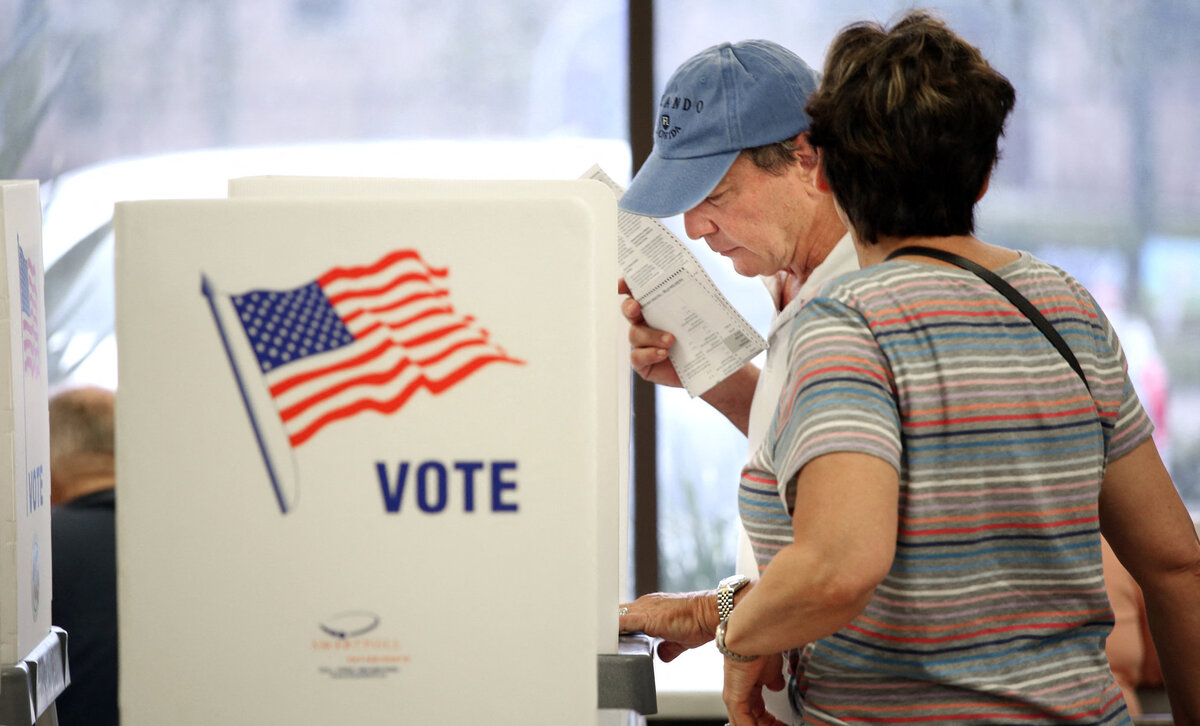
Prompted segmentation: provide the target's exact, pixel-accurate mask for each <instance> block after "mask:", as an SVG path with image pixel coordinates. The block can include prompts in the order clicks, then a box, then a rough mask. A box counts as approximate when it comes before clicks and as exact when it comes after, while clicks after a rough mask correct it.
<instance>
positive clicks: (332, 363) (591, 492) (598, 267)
mask: <svg viewBox="0 0 1200 726" xmlns="http://www.w3.org/2000/svg"><path fill="white" fill-rule="evenodd" d="M345 184H346V186H345V187H341V188H339V190H338V191H337V192H336V193H322V192H320V191H317V190H314V189H305V190H304V191H303V192H302V191H299V190H298V191H296V192H295V193H294V194H293V193H280V194H274V193H272V192H270V191H269V190H267V188H266V187H263V188H261V189H258V190H257V191H256V190H252V189H249V188H246V189H242V190H239V189H238V188H237V187H236V186H231V193H230V198H229V199H224V200H190V201H150V202H127V203H121V204H119V205H118V206H117V210H116V215H115V222H116V236H117V240H116V242H117V247H116V283H117V340H118V347H119V366H120V368H119V375H120V385H119V388H118V398H117V426H118V430H117V436H118V438H117V441H118V445H117V450H118V453H117V478H118V481H119V482H120V487H121V506H120V507H119V508H118V515H117V516H118V564H119V612H120V632H121V668H122V670H121V699H120V700H121V708H122V720H123V722H124V723H126V724H130V725H132V726H138V725H139V724H158V723H172V724H181V725H185V724H202V723H203V724H209V723H225V724H238V723H247V724H249V723H254V724H258V723H309V724H324V723H344V722H360V723H434V722H436V723H489V724H525V723H571V724H584V723H600V722H603V721H604V714H603V713H602V711H601V710H599V709H598V708H597V703H598V698H599V697H600V696H599V694H598V686H597V674H598V665H597V662H598V656H603V655H604V654H617V653H618V650H619V648H618V642H617V619H616V605H617V603H618V601H619V600H620V599H621V597H622V594H623V591H622V590H621V588H620V586H619V583H618V581H619V579H620V575H621V574H622V573H621V572H620V571H619V570H620V565H621V563H623V561H624V556H623V553H624V548H623V547H622V546H621V544H622V542H623V538H622V537H621V535H620V521H621V513H622V512H623V505H622V504H621V499H620V494H621V492H620V489H621V486H622V484H623V482H624V481H625V478H624V476H623V471H624V470H626V469H627V467H626V466H625V464H626V463H627V462H626V460H625V457H624V454H623V453H622V452H624V451H625V446H624V445H623V444H624V440H625V439H626V438H627V435H628V430H627V427H624V426H622V425H621V424H620V421H621V417H620V415H619V406H618V403H617V402H618V400H622V396H621V395H620V393H621V387H622V383H621V381H622V376H621V375H620V371H619V366H627V363H625V361H627V358H621V357H618V355H616V354H615V352H614V349H613V346H614V344H615V341H618V340H620V334H621V330H620V325H619V321H620V318H619V315H618V313H617V307H616V301H615V280H616V279H617V277H618V273H617V267H616V254H615V249H616V221H615V220H616V209H615V200H614V198H613V195H612V193H611V191H610V190H608V189H607V188H605V187H604V186H603V185H601V184H599V183H596V182H592V181H555V182H523V183H512V184H506V183H496V182H489V183H479V182H475V183H470V182H462V183H453V182H438V183H420V184H417V183H412V182H401V181H398V180H369V181H368V180H359V181H356V182H349V181H347V182H345ZM267 186H270V185H269V184H268V185H267ZM389 189H390V191H388V190H389ZM373 190H384V191H383V192H378V191H373ZM624 372H625V375H626V376H627V368H625V369H624ZM625 385H627V384H625Z"/></svg>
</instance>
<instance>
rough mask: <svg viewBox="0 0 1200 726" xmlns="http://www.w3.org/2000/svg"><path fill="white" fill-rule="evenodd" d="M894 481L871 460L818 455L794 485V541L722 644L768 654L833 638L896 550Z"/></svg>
mask: <svg viewBox="0 0 1200 726" xmlns="http://www.w3.org/2000/svg"><path fill="white" fill-rule="evenodd" d="M898 498H899V477H898V475H897V473H896V470H895V468H893V467H892V465H891V464H889V463H888V462H886V461H884V460H883V459H879V458H876V457H874V456H871V455H869V454H860V453H835V454H826V455H824V456H819V457H817V458H815V459H813V460H812V461H810V462H808V463H807V464H806V465H805V466H804V468H803V469H801V471H800V474H799V476H798V477H797V480H796V507H795V514H794V515H793V517H792V530H793V536H794V541H793V542H792V544H789V545H788V546H786V547H784V548H783V549H782V550H780V552H779V554H777V555H775V558H774V559H773V560H772V561H771V564H770V565H769V566H768V567H767V569H766V570H765V571H764V572H763V575H762V578H761V579H760V580H759V582H758V585H757V586H756V587H755V588H754V589H753V590H752V591H750V592H749V593H747V594H746V596H745V597H743V598H741V599H740V600H739V601H738V603H737V607H735V608H734V610H733V614H732V615H731V616H730V617H729V624H728V625H727V626H726V635H725V645H726V646H727V647H728V648H729V649H730V650H732V651H733V652H735V653H741V654H743V655H766V654H770V653H778V652H780V651H783V650H787V649H788V648H795V647H800V646H803V645H804V644H806V643H809V642H812V641H814V640H817V639H818V638H823V637H825V636H826V635H830V634H832V633H834V632H837V631H838V630H840V629H841V628H842V626H844V625H846V624H847V623H849V622H850V621H851V620H853V619H854V617H855V616H856V615H858V613H860V612H861V611H862V609H863V608H864V607H866V604H867V602H868V601H869V600H870V598H871V595H872V593H873V592H874V591H875V586H876V585H878V584H879V583H880V582H882V581H883V578H884V577H886V576H887V573H888V571H889V570H890V569H891V566H892V558H893V557H894V555H895V551H896V527H897V512H896V508H897V501H898Z"/></svg>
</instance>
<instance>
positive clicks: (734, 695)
mask: <svg viewBox="0 0 1200 726" xmlns="http://www.w3.org/2000/svg"><path fill="white" fill-rule="evenodd" d="M785 685H786V684H785V682H784V678H783V656H782V655H780V654H779V653H775V654H774V655H764V656H762V657H761V658H756V659H754V660H752V661H749V662H747V663H739V662H738V661H735V660H731V659H729V658H726V659H725V688H724V689H723V690H722V691H721V700H723V701H725V712H726V713H727V714H728V715H729V723H730V724H731V725H732V726H787V724H785V723H783V722H782V721H780V720H779V719H777V718H775V717H774V716H772V715H771V713H770V712H769V711H767V706H766V704H765V703H764V702H763V695H762V689H763V687H764V686H765V687H767V688H770V689H771V690H772V691H779V690H782V689H783V687H784V686H785Z"/></svg>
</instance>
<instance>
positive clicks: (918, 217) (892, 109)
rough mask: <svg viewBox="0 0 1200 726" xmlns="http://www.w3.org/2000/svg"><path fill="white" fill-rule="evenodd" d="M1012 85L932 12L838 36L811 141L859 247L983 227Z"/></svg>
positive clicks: (813, 112)
mask: <svg viewBox="0 0 1200 726" xmlns="http://www.w3.org/2000/svg"><path fill="white" fill-rule="evenodd" d="M1015 102H1016V93H1015V91H1014V90H1013V87H1012V84H1011V83H1009V81H1008V79H1007V78H1005V77H1004V76H1003V75H1002V74H1000V73H999V72H998V71H996V70H995V69H994V68H992V67H991V66H990V65H989V64H988V62H987V61H986V60H985V59H984V57H983V55H982V54H981V53H980V52H979V50H978V49H977V48H975V47H974V46H972V45H971V44H970V43H967V42H966V41H965V40H963V39H962V38H961V37H959V36H958V35H957V34H956V33H955V32H954V31H952V30H951V29H950V28H949V27H948V26H947V25H946V24H945V23H944V22H943V21H942V20H941V19H939V18H937V17H935V16H934V15H933V14H931V13H929V12H928V11H920V10H918V11H912V12H909V13H907V14H905V15H904V16H902V17H901V19H900V20H899V21H898V22H896V23H895V24H894V25H893V27H892V28H891V29H890V30H888V29H886V28H884V27H883V26H882V25H880V24H878V23H855V24H853V25H850V26H848V27H846V28H845V29H843V30H842V31H841V32H840V33H839V34H838V36H837V37H836V38H835V39H834V41H833V44H832V45H831V46H830V49H829V54H828V55H827V57H826V62H825V72H824V76H823V78H822V80H821V85H820V87H818V89H817V90H816V92H815V93H813V95H812V96H811V97H810V98H809V101H808V106H807V109H806V110H807V111H808V114H809V116H810V117H811V119H812V126H811V128H810V132H809V133H810V136H809V140H810V141H811V143H812V144H813V146H815V147H817V148H818V149H820V151H821V164H822V168H823V170H824V173H825V178H826V179H827V180H828V182H829V185H830V187H831V188H832V189H833V193H834V196H835V198H836V199H837V201H838V204H839V205H840V206H841V208H842V209H843V211H845V213H846V216H847V218H848V219H849V221H850V224H851V225H852V226H853V227H854V230H855V233H856V234H857V236H858V238H859V240H860V241H862V242H864V243H869V244H873V243H875V242H877V241H878V238H879V236H880V235H886V236H889V237H900V238H904V237H915V236H936V237H940V236H948V235H959V234H970V233H972V232H974V230H975V202H976V200H977V199H978V196H979V193H980V192H981V191H982V190H983V188H984V184H985V182H986V181H987V178H988V174H989V173H990V172H991V170H992V167H993V166H994V164H995V162H996V159H997V158H998V153H999V152H998V145H999V139H1000V136H1001V135H1002V134H1003V133H1004V122H1005V120H1006V119H1007V118H1008V114H1009V112H1010V111H1012V108H1013V104H1014V103H1015Z"/></svg>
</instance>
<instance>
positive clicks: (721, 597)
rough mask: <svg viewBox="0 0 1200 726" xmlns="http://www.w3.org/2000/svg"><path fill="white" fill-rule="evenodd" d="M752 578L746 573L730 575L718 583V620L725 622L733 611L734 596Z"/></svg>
mask: <svg viewBox="0 0 1200 726" xmlns="http://www.w3.org/2000/svg"><path fill="white" fill-rule="evenodd" d="M749 584H750V578H749V577H746V576H745V575H730V576H729V577H726V578H725V579H724V580H721V582H720V583H719V584H718V585H717V622H720V623H723V622H725V621H726V620H728V619H729V613H731V612H733V596H734V594H735V593H736V592H737V591H738V590H741V589H742V588H743V587H745V586H746V585H749Z"/></svg>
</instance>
